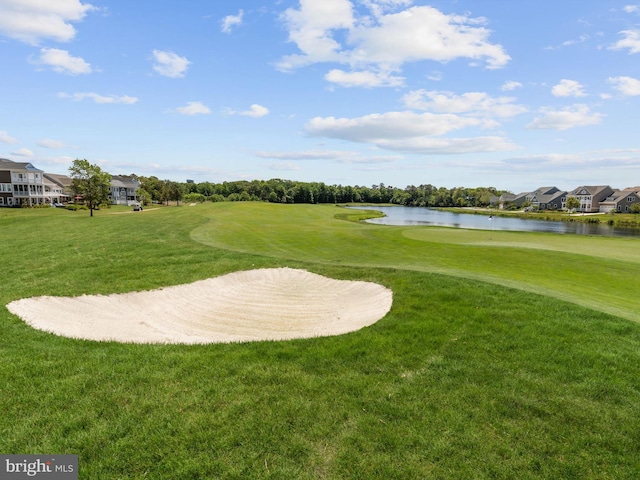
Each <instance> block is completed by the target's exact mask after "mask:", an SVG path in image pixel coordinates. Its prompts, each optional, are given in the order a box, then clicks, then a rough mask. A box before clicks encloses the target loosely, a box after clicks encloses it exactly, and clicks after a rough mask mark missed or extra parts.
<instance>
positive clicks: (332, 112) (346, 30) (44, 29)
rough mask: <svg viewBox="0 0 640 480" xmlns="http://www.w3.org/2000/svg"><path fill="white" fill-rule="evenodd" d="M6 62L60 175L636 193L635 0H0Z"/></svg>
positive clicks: (13, 116) (23, 119)
mask: <svg viewBox="0 0 640 480" xmlns="http://www.w3.org/2000/svg"><path fill="white" fill-rule="evenodd" d="M0 57H1V58H3V59H4V60H3V62H2V66H3V68H2V72H1V73H0V157H3V158H9V159H12V160H15V161H28V162H31V163H33V164H34V165H35V166H36V167H38V168H41V169H43V170H46V171H49V172H53V173H67V169H68V167H69V165H70V164H71V162H72V161H73V159H75V158H86V159H88V160H89V161H91V162H92V163H97V164H99V165H101V166H102V167H103V168H104V169H106V170H107V171H108V172H109V173H112V174H129V173H136V174H139V175H147V176H149V175H155V176H157V177H159V178H161V179H171V180H177V181H185V180H186V179H193V180H195V181H196V182H200V181H212V182H221V181H232V180H240V179H248V180H252V179H265V180H266V179H270V178H285V179H291V180H302V181H322V182H325V183H329V184H343V185H367V186H370V185H372V184H378V183H384V184H386V185H393V186H397V187H405V186H407V185H419V184H427V183H430V184H433V185H436V186H439V187H442V186H443V187H447V188H451V187H455V186H465V187H477V186H495V187H497V188H499V189H506V190H511V191H513V192H520V191H528V190H533V189H535V188H537V187H539V186H546V185H555V186H557V187H559V188H562V189H567V190H569V189H573V188H574V187H576V186H578V185H593V184H609V185H611V186H613V187H616V188H623V187H627V186H635V185H640V2H638V3H631V2H629V1H628V0H627V1H624V0H622V1H617V0H606V1H604V0H562V1H557V0H556V1H549V0H517V1H505V0H435V1H422V0H236V1H233V2H223V1H212V2H195V1H194V2H191V1H188V2H176V1H164V0H162V1H159V0H154V1H151V0H139V1H138V0H136V1H131V0H90V3H89V2H85V1H83V0H55V1H44V0H0Z"/></svg>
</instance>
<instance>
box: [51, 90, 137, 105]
mask: <svg viewBox="0 0 640 480" xmlns="http://www.w3.org/2000/svg"><path fill="white" fill-rule="evenodd" d="M58 97H59V98H69V99H71V100H73V101H75V102H81V101H83V100H86V99H91V100H93V101H94V102H95V103H122V104H125V105H131V104H134V103H136V102H137V101H138V99H137V98H136V97H130V96H128V95H100V94H99V93H94V92H79V93H73V94H68V93H58Z"/></svg>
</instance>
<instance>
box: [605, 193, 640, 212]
mask: <svg viewBox="0 0 640 480" xmlns="http://www.w3.org/2000/svg"><path fill="white" fill-rule="evenodd" d="M638 202H640V187H630V188H625V189H624V190H617V189H616V190H614V191H613V193H612V194H611V195H609V196H608V197H607V198H605V199H604V200H603V201H601V202H600V209H599V210H600V212H603V213H610V212H621V213H627V212H628V211H629V208H630V207H631V205H633V204H634V203H638Z"/></svg>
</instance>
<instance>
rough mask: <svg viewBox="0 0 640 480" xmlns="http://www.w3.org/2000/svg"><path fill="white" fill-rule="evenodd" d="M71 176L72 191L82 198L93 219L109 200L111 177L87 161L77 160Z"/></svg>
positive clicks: (71, 169) (70, 170)
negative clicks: (94, 214) (96, 212)
mask: <svg viewBox="0 0 640 480" xmlns="http://www.w3.org/2000/svg"><path fill="white" fill-rule="evenodd" d="M69 176H70V177H71V178H72V182H71V190H72V191H73V193H74V194H75V195H76V196H80V197H82V199H83V201H84V203H85V204H86V205H87V206H88V207H89V214H90V216H92V217H93V211H94V210H96V209H97V208H98V207H99V206H100V204H102V203H105V202H107V201H108V200H109V186H110V185H111V175H109V174H108V173H107V172H104V171H102V169H101V168H100V167H99V166H98V165H93V164H91V163H89V161H88V160H86V159H82V160H80V159H79V158H76V159H75V160H74V161H73V164H72V165H71V166H70V167H69Z"/></svg>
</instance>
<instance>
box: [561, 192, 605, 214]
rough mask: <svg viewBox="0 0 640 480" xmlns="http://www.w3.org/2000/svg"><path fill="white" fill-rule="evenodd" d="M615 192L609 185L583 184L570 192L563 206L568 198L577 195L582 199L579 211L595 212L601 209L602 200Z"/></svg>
mask: <svg viewBox="0 0 640 480" xmlns="http://www.w3.org/2000/svg"><path fill="white" fill-rule="evenodd" d="M613 193H614V190H613V188H611V187H610V186H609V185H594V186H581V187H578V188H576V189H574V190H573V191H571V192H569V193H568V194H567V196H566V197H565V198H564V200H563V207H564V205H566V203H567V200H566V199H567V198H570V197H575V198H577V199H578V200H579V201H580V206H579V207H578V209H577V210H578V212H582V213H593V212H599V211H600V202H602V201H603V200H604V199H606V198H607V197H609V196H610V195H612V194H613Z"/></svg>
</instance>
